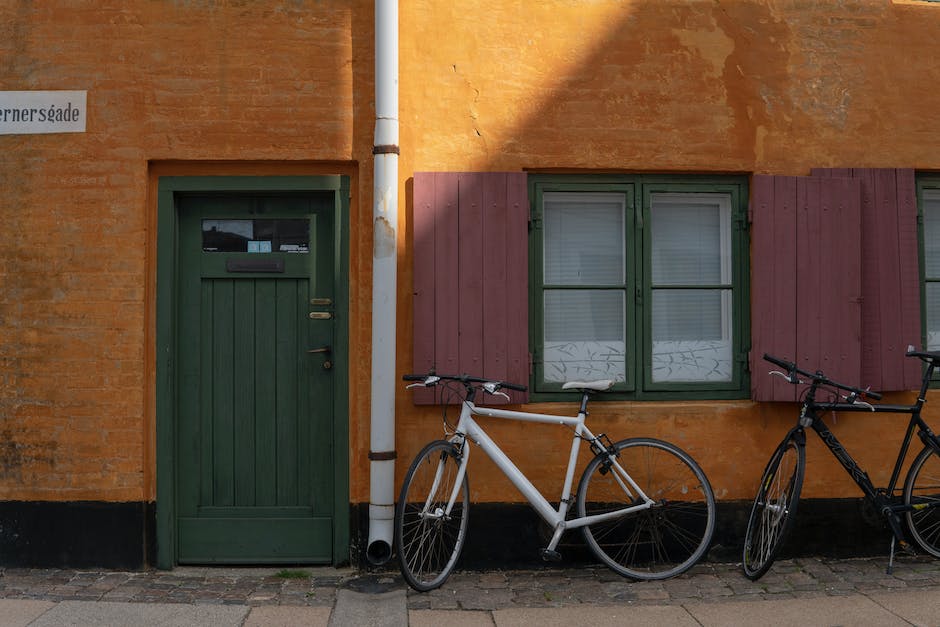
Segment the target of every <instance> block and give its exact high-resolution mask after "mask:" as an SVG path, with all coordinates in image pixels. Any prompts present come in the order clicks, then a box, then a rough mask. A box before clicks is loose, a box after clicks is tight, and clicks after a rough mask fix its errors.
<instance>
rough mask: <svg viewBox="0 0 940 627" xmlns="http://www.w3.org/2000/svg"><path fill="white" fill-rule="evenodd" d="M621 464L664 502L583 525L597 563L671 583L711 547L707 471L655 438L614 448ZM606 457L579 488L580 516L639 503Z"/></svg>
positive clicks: (711, 510) (712, 509)
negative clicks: (618, 516) (672, 579)
mask: <svg viewBox="0 0 940 627" xmlns="http://www.w3.org/2000/svg"><path fill="white" fill-rule="evenodd" d="M613 447H614V449H615V450H616V452H617V456H618V457H617V461H618V462H619V464H620V465H621V467H622V468H624V469H625V470H626V472H627V473H629V475H630V476H631V477H632V478H633V480H634V481H635V482H636V483H637V484H638V485H639V486H640V487H641V488H642V489H643V491H644V492H645V493H646V495H647V496H649V497H650V498H651V499H653V500H654V501H657V502H659V504H658V505H657V506H655V507H652V508H649V509H645V510H640V511H638V512H635V513H633V514H629V515H627V516H622V517H620V518H615V519H612V520H607V521H602V522H599V523H595V524H591V525H586V526H584V527H581V530H582V533H583V535H584V541H585V542H586V543H587V545H588V547H589V548H590V549H591V551H592V552H593V553H594V554H595V555H596V556H597V558H598V559H599V560H600V561H601V562H603V563H604V564H606V565H607V566H608V567H610V568H611V569H612V570H613V571H614V572H617V573H619V574H621V575H623V576H625V577H630V578H632V579H638V580H644V581H650V580H657V579H668V578H669V577H674V576H676V575H678V574H680V573H682V572H685V571H686V570H688V569H689V568H691V567H692V566H693V565H694V564H695V563H696V562H698V561H699V560H700V559H701V558H702V556H703V555H704V554H705V552H706V551H707V550H708V547H709V544H710V543H711V538H712V534H713V533H714V530H715V509H716V505H715V495H714V493H713V492H712V488H711V484H710V483H709V482H708V478H707V477H706V476H705V473H704V471H702V469H701V468H700V467H699V465H698V464H697V463H696V462H695V460H693V459H692V457H691V456H689V455H688V454H687V453H686V452H685V451H683V450H682V449H680V448H679V447H677V446H675V445H673V444H670V443H668V442H663V441H662V440H656V439H652V438H631V439H627V440H621V441H620V442H617V443H616V444H614V445H613ZM607 460H608V455H607V454H606V453H601V454H599V455H596V456H595V457H594V459H592V460H591V461H590V462H589V463H588V465H587V468H585V469H584V474H582V475H581V480H580V482H579V484H578V493H577V512H578V515H579V516H590V515H594V514H599V513H604V512H608V511H612V510H615V509H619V508H622V507H626V506H628V505H631V504H634V503H636V504H639V503H640V501H639V500H638V499H636V497H634V496H632V495H630V494H628V493H626V492H625V491H624V488H623V487H622V484H621V483H618V481H617V478H616V477H615V476H614V475H615V472H616V471H615V470H614V469H606V472H605V468H606V466H607V464H605V461H607Z"/></svg>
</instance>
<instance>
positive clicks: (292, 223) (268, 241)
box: [202, 218, 310, 253]
mask: <svg viewBox="0 0 940 627" xmlns="http://www.w3.org/2000/svg"><path fill="white" fill-rule="evenodd" d="M202 250H203V251H204V252H213V253H215V252H221V253H272V252H273V253H277V252H280V253H307V252H309V250H310V220H308V219H305V218H304V219H281V220H278V219H263V220H261V219H259V220H235V219H233V220H225V219H221V220H203V221H202Z"/></svg>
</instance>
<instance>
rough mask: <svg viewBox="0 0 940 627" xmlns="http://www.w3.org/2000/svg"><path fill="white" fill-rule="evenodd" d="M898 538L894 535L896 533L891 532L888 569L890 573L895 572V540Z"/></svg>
mask: <svg viewBox="0 0 940 627" xmlns="http://www.w3.org/2000/svg"><path fill="white" fill-rule="evenodd" d="M896 539H897V538H895V537H894V534H893V533H892V534H891V551H890V553H889V554H888V571H887V573H886V574H888V575H890V574H892V573H894V542H895V540H896Z"/></svg>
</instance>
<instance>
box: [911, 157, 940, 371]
mask: <svg viewBox="0 0 940 627" xmlns="http://www.w3.org/2000/svg"><path fill="white" fill-rule="evenodd" d="M917 231H918V233H917V235H918V240H919V242H918V243H919V248H920V251H919V252H920V254H919V262H920V278H921V281H920V297H921V298H920V302H921V329H922V336H923V337H922V339H923V346H924V348H925V349H926V350H929V351H937V350H940V175H929V176H918V177H917ZM934 380H935V382H940V373H938V374H935V375H934Z"/></svg>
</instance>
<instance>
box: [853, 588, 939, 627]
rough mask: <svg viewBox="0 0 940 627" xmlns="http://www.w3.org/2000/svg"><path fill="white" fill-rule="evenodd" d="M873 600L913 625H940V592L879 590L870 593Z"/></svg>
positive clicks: (932, 626) (931, 626)
mask: <svg viewBox="0 0 940 627" xmlns="http://www.w3.org/2000/svg"><path fill="white" fill-rule="evenodd" d="M868 596H869V597H870V598H871V600H872V601H874V602H875V603H877V604H878V605H880V606H882V607H884V608H885V609H887V610H888V611H889V612H892V613H894V614H896V615H897V616H900V617H901V618H903V619H904V620H906V621H908V622H909V623H910V624H912V625H923V626H925V627H926V626H929V627H935V626H936V625H940V593H933V594H925V593H924V592H923V591H920V592H878V593H874V594H869V595H868Z"/></svg>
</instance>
